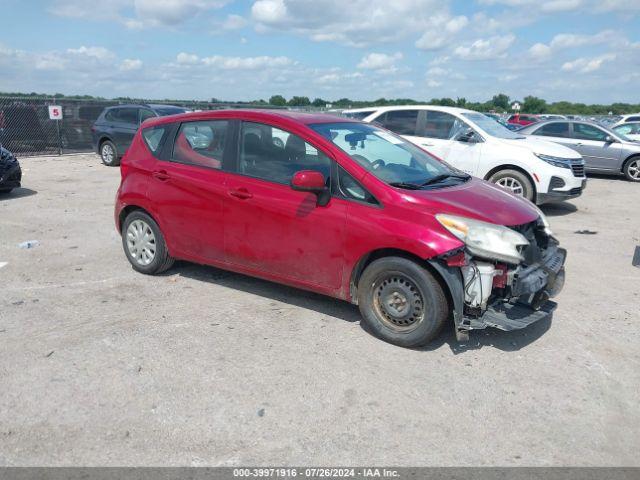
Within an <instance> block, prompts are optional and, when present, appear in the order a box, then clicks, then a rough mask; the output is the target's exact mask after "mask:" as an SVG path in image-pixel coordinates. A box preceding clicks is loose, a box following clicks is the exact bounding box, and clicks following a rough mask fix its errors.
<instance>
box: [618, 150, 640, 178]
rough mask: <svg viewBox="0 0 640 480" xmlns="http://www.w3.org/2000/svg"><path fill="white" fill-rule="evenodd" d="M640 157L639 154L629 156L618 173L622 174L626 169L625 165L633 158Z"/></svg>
mask: <svg viewBox="0 0 640 480" xmlns="http://www.w3.org/2000/svg"><path fill="white" fill-rule="evenodd" d="M638 157H640V154H638V153H634V154H633V155H629V158H627V159H626V160H625V161H624V162H622V168H621V169H620V171H621V172H622V173H624V169H625V168H627V164H628V163H629V162H630V161H631V160H633V159H634V158H638Z"/></svg>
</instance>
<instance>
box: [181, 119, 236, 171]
mask: <svg viewBox="0 0 640 480" xmlns="http://www.w3.org/2000/svg"><path fill="white" fill-rule="evenodd" d="M228 130H229V122H228V121H226V120H209V121H199V122H185V123H183V124H182V125H181V126H180V129H179V130H178V134H177V135H176V140H175V143H174V145H173V156H172V159H173V161H175V162H179V163H186V164H189V165H196V166H199V167H205V168H213V169H221V168H222V161H223V157H224V150H225V147H226V145H227V137H228Z"/></svg>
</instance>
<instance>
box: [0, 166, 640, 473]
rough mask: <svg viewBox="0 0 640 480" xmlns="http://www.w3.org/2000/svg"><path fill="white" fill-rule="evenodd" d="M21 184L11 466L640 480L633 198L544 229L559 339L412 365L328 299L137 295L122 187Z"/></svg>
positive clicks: (1, 258) (13, 213)
mask: <svg viewBox="0 0 640 480" xmlns="http://www.w3.org/2000/svg"><path fill="white" fill-rule="evenodd" d="M22 165H23V168H24V187H25V188H23V189H20V190H18V191H16V192H15V193H14V194H12V195H11V196H9V197H6V196H4V197H2V198H0V280H1V282H2V287H0V345H1V348H0V464H2V465H229V466H230V465H254V464H269V465H287V464H293V465H309V464H314V465H368V464H377V465H398V466H401V465H500V466H503V465H626V466H638V465H640V457H638V451H639V450H640V409H638V401H639V400H640V397H639V396H638V391H639V389H640V368H639V367H640V348H639V347H640V341H639V335H638V330H639V325H638V324H639V323H640V309H639V308H638V305H639V303H640V268H635V267H632V266H631V259H632V256H633V250H634V248H635V246H636V245H639V244H640V215H639V213H638V205H640V185H635V184H630V183H628V182H626V181H624V180H621V179H615V178H613V179H612V178H593V179H591V180H590V181H589V186H588V190H587V191H586V193H585V195H583V197H581V198H579V199H577V200H574V201H572V202H570V203H565V204H563V205H560V206H556V207H547V208H545V211H546V212H547V214H548V215H549V217H550V221H551V224H552V228H553V230H554V231H555V232H556V234H557V236H558V237H559V238H560V240H561V242H562V244H563V245H564V246H565V247H567V248H568V250H569V258H568V266H567V284H566V287H565V290H564V292H563V293H562V295H561V296H560V298H559V299H558V301H559V304H560V306H559V308H558V310H557V312H556V314H555V316H554V318H553V320H552V321H551V322H547V323H543V324H537V325H534V326H532V327H530V328H529V329H527V330H524V331H519V332H515V333H504V332H499V331H495V330H487V331H485V332H474V333H473V334H472V336H471V341H470V342H469V343H468V344H465V345H461V344H458V343H456V341H455V339H454V337H453V335H452V332H451V329H447V330H446V332H445V333H443V335H442V336H441V337H440V338H439V339H438V341H436V342H435V343H434V344H433V345H431V346H430V347H429V348H426V349H423V350H419V351H415V350H405V349H401V348H398V347H394V346H391V345H388V344H385V343H383V342H382V341H380V340H377V339H375V338H373V337H371V336H370V335H368V334H367V333H365V332H364V331H363V330H362V329H361V327H360V325H359V321H358V320H359V314H358V311H357V308H356V307H354V306H352V305H349V304H347V303H342V302H338V301H336V300H333V299H330V298H325V297H322V296H319V295H315V294H311V293H307V292H303V291H299V290H295V289H291V288H287V287H283V286H279V285H276V284H272V283H269V282H265V281H262V280H256V279H252V278H249V277H245V276H242V275H237V274H232V273H227V272H223V271H220V270H217V269H214V268H210V267H205V266H198V265H191V264H186V263H178V264H177V266H176V267H174V268H173V269H172V270H170V271H169V272H168V273H167V274H166V275H164V276H158V277H147V276H143V275H140V274H137V273H135V272H134V271H133V270H132V269H131V268H130V266H129V264H128V263H127V260H126V259H125V256H124V254H123V253H122V249H121V244H120V238H119V236H118V234H117V233H116V231H115V229H114V225H113V217H112V212H113V197H114V194H115V191H116V188H117V184H118V181H119V170H118V169H114V168H106V167H103V166H102V165H101V164H100V163H99V161H98V158H97V157H96V156H94V155H86V156H68V157H61V158H28V159H23V160H22ZM579 230H590V231H595V232H597V233H596V234H592V235H589V234H578V233H576V232H577V231H579ZM27 240H38V241H39V245H38V246H36V247H34V248H31V249H21V248H19V247H18V244H20V243H21V242H24V241H27ZM5 262H6V265H4V266H2V265H3V264H4V263H5Z"/></svg>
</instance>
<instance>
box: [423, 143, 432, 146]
mask: <svg viewBox="0 0 640 480" xmlns="http://www.w3.org/2000/svg"><path fill="white" fill-rule="evenodd" d="M420 145H422V146H423V147H433V143H421V144H420Z"/></svg>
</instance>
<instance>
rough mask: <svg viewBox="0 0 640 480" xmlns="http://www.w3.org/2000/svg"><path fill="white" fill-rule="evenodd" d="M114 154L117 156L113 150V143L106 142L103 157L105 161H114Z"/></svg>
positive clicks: (103, 147)
mask: <svg viewBox="0 0 640 480" xmlns="http://www.w3.org/2000/svg"><path fill="white" fill-rule="evenodd" d="M114 156H115V152H114V151H113V148H112V147H111V145H109V144H108V143H105V144H104V145H103V146H102V159H103V160H104V161H105V163H111V162H113V157H114Z"/></svg>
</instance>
